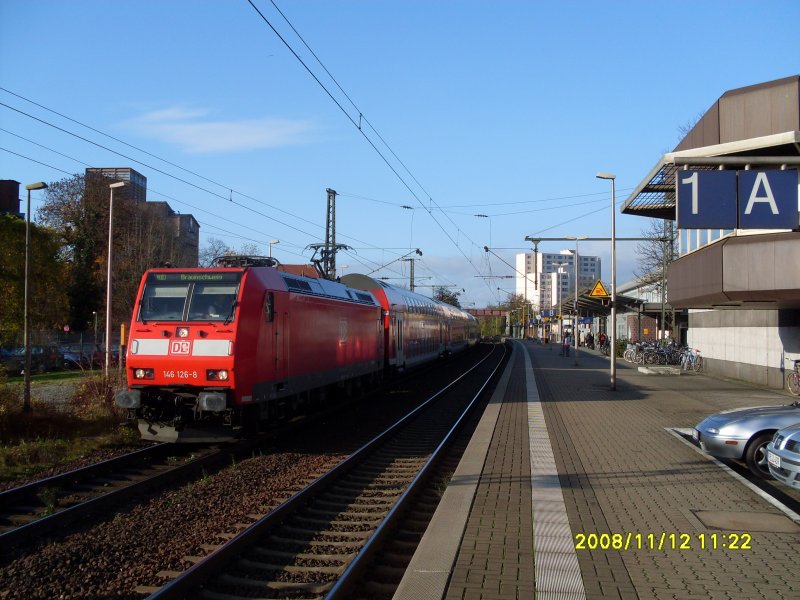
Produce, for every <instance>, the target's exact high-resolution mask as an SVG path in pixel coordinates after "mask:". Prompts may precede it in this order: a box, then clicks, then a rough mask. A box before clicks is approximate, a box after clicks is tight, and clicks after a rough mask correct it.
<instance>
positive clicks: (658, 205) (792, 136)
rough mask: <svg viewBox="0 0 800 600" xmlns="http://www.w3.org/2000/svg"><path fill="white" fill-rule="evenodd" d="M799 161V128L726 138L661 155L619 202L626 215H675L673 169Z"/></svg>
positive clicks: (672, 218)
mask: <svg viewBox="0 0 800 600" xmlns="http://www.w3.org/2000/svg"><path fill="white" fill-rule="evenodd" d="M798 162H800V131H787V132H785V133H776V134H773V135H766V136H763V137H757V138H751V139H747V140H741V141H737V142H728V143H725V144H717V145H714V146H704V147H702V148H692V149H691V150H681V151H679V152H668V153H667V154H665V155H664V156H662V157H661V160H659V161H658V162H657V163H656V165H655V166H654V167H653V168H652V169H651V170H650V172H649V173H648V174H647V176H646V177H645V178H644V179H643V180H642V181H641V183H639V185H637V186H636V188H635V189H634V190H633V192H632V193H631V194H630V196H628V198H627V199H626V200H625V203H624V204H623V205H622V210H621V212H622V213H623V214H628V215H637V216H642V217H653V218H657V219H671V220H674V219H675V173H676V171H678V170H679V169H682V168H684V167H691V168H693V169H697V170H709V171H710V170H716V169H717V168H719V165H725V164H727V165H731V166H733V165H741V166H744V165H746V164H751V165H761V166H775V167H780V166H782V165H784V164H793V165H797V164H798Z"/></svg>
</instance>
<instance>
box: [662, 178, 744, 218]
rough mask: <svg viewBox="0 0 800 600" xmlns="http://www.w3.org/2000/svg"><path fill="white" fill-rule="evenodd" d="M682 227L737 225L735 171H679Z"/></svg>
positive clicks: (678, 197) (678, 186)
mask: <svg viewBox="0 0 800 600" xmlns="http://www.w3.org/2000/svg"><path fill="white" fill-rule="evenodd" d="M675 179H676V191H677V205H678V228H679V229H735V228H736V217H737V215H736V171H678V173H677V175H676V178H675Z"/></svg>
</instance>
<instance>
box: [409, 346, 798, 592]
mask: <svg viewBox="0 0 800 600" xmlns="http://www.w3.org/2000/svg"><path fill="white" fill-rule="evenodd" d="M513 346H514V354H513V355H512V358H511V360H510V362H509V366H508V368H507V370H506V373H505V374H504V376H503V380H502V381H501V382H500V385H499V386H498V388H497V390H496V391H495V394H494V396H493V398H492V400H491V402H490V403H489V406H488V408H487V410H486V412H485V414H484V416H483V419H482V421H481V424H480V425H479V427H478V429H477V431H476V433H475V435H474V436H473V439H472V442H471V444H470V447H469V448H468V449H467V452H466V453H465V456H464V459H463V460H462V464H461V465H460V466H459V469H458V470H457V471H456V473H455V474H454V477H453V479H452V481H451V483H450V486H448V488H447V491H446V492H445V494H444V496H443V498H442V503H441V504H440V507H439V510H437V514H436V516H434V520H433V522H432V523H431V526H430V528H429V530H428V532H427V534H426V536H425V537H424V538H423V541H422V543H421V545H420V548H419V549H418V551H417V554H416V555H415V558H414V560H413V561H412V563H411V565H410V566H409V569H408V570H407V572H406V577H405V578H404V580H403V583H402V584H401V586H400V588H399V589H398V593H397V595H396V596H395V597H396V598H459V599H461V598H463V599H472V598H486V599H495V598H498V599H500V598H520V599H522V598H525V599H528V598H534V597H536V598H592V599H594V598H681V599H683V598H686V599H691V598H726V599H741V598H800V569H799V568H798V567H797V552H798V548H800V516H798V515H797V514H796V513H794V512H792V511H791V510H782V508H781V505H775V504H773V503H770V502H768V500H767V499H766V498H765V494H763V493H760V492H759V491H758V490H756V489H754V488H752V486H751V487H748V485H746V484H744V483H742V481H741V478H740V477H737V476H732V475H731V474H730V472H728V471H727V470H725V469H724V468H721V467H720V466H719V465H718V464H717V463H715V462H713V461H711V460H709V459H708V458H707V457H706V456H704V455H702V454H701V453H699V452H698V451H697V450H696V449H695V448H693V447H692V446H691V445H690V444H688V443H686V442H685V441H683V440H682V439H680V437H679V436H677V435H675V434H673V433H671V431H670V429H671V428H689V427H691V426H693V425H694V424H696V423H697V422H699V421H700V420H701V419H702V418H703V417H704V416H706V415H708V414H710V413H713V412H717V411H720V410H724V409H726V408H736V407H742V406H754V405H764V404H782V403H787V402H789V401H791V398H789V397H787V396H785V395H783V394H781V393H779V392H774V391H770V390H763V389H758V388H754V387H750V386H747V385H746V384H742V383H737V382H731V381H725V380H719V379H714V378H711V377H707V376H703V375H695V374H686V375H681V376H674V375H649V374H645V373H640V372H639V371H638V370H636V369H635V368H631V367H629V366H628V365H627V363H625V362H624V361H622V360H621V359H620V360H618V368H617V390H616V391H613V392H612V391H611V390H610V389H609V381H610V378H609V368H608V365H609V359H608V358H607V357H602V356H600V355H599V354H597V353H595V352H584V351H581V353H580V357H579V365H577V366H576V365H575V364H574V363H575V359H574V357H573V356H570V357H568V358H567V357H562V356H560V355H559V353H558V349H557V348H556V347H555V346H553V347H552V348H549V347H548V346H543V345H539V344H534V343H532V342H524V343H523V342H518V341H515V342H513ZM778 489H779V490H781V491H782V492H784V493H785V494H786V496H788V497H789V498H790V499H793V500H794V501H795V502H798V501H800V493H797V492H794V491H791V490H788V488H784V487H778ZM601 534H606V535H605V536H601ZM732 534H735V535H732ZM582 535H583V536H585V541H586V544H587V546H588V545H592V546H594V545H595V544H597V545H601V546H609V547H608V549H603V548H602V547H595V548H594V549H588V548H587V549H576V548H575V544H576V541H580V539H581V536H582ZM732 542H738V543H739V546H742V545H744V546H745V547H743V548H742V547H739V548H732V547H730V546H731V543H732ZM748 542H749V543H748ZM703 546H704V547H703Z"/></svg>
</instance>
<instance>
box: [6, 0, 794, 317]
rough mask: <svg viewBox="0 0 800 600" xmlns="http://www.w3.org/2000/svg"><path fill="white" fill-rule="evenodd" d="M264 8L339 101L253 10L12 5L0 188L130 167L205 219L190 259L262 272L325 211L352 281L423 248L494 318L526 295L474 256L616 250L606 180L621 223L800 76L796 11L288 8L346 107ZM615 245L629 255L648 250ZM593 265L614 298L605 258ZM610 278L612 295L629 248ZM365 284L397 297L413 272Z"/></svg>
mask: <svg viewBox="0 0 800 600" xmlns="http://www.w3.org/2000/svg"><path fill="white" fill-rule="evenodd" d="M253 3H254V4H255V6H256V7H257V8H258V9H259V10H260V11H261V12H262V13H263V15H264V17H266V19H267V20H268V21H269V22H270V23H272V24H273V25H274V27H275V28H276V29H277V30H278V32H279V33H280V34H281V36H283V37H284V39H286V41H287V42H288V43H289V44H290V46H291V47H292V48H293V49H294V51H295V52H296V53H297V54H298V55H299V56H300V58H302V60H303V61H304V62H305V63H306V64H307V65H308V67H309V68H310V69H311V70H312V71H313V73H314V74H315V75H316V77H317V78H318V79H319V80H320V82H321V83H322V84H323V85H324V86H325V88H326V89H327V90H328V91H327V92H326V90H325V89H323V87H321V85H320V84H319V83H317V81H315V79H314V78H313V77H312V76H311V74H309V72H308V71H307V70H306V68H305V67H304V66H303V65H302V64H301V62H300V61H299V60H298V59H297V58H296V57H295V56H294V55H293V54H292V52H291V51H290V50H289V49H288V48H287V47H286V46H285V45H284V43H283V42H282V41H281V40H280V38H279V37H278V36H277V35H276V34H275V33H274V32H273V31H272V29H270V27H269V25H268V24H267V23H266V22H265V21H264V20H263V19H262V18H261V17H260V16H259V14H258V13H257V12H256V11H255V10H254V8H253V7H252V6H251V5H250V4H249V3H248V1H247V0H229V1H226V2H197V1H183V0H170V1H163V2H161V1H156V0H146V1H145V0H142V1H138V2H133V1H122V0H115V1H109V0H104V1H93V0H71V1H69V2H67V1H63V0H59V1H51V0H3V1H2V3H0V87H2V88H3V89H2V90H0V103H2V106H0V128H2V130H0V148H2V150H0V179H15V180H17V181H20V182H22V184H23V186H22V189H23V192H24V184H27V183H31V182H35V181H47V182H50V181H55V180H58V179H61V178H63V177H66V176H67V173H80V172H82V171H83V169H85V168H86V166H94V167H114V166H118V167H127V166H130V167H133V168H134V169H136V170H138V171H140V172H141V173H143V174H144V175H145V176H146V177H147V179H148V189H149V199H150V200H167V201H168V202H169V203H170V204H171V205H172V207H173V208H174V209H175V210H177V211H179V212H182V213H192V214H194V215H195V217H196V218H197V219H198V220H199V221H200V223H201V245H202V244H204V242H205V240H206V239H208V238H209V237H216V238H219V239H222V240H223V241H225V242H226V243H227V244H229V245H232V246H241V245H242V244H244V243H257V244H258V245H259V246H260V247H261V249H262V252H263V253H264V254H266V253H267V245H266V244H267V242H268V241H269V240H272V239H279V240H280V241H281V242H280V244H278V245H276V246H274V248H273V253H274V255H275V256H276V257H277V258H279V259H280V260H281V261H282V262H286V263H296V262H306V261H307V260H308V258H309V257H310V253H309V252H308V251H306V250H305V248H306V246H307V245H308V244H311V243H315V242H320V241H322V240H323V239H324V224H325V201H326V193H325V190H326V188H333V189H335V190H336V191H337V192H338V193H339V197H338V198H337V241H339V242H341V243H345V244H348V245H350V246H352V247H353V249H354V250H353V251H352V252H348V253H346V254H344V255H342V254H340V255H339V257H338V259H337V261H338V264H339V265H347V266H346V267H345V271H346V272H354V271H357V272H362V273H368V272H370V271H372V270H374V269H376V268H378V267H379V266H380V265H383V264H386V263H389V262H391V261H394V260H396V259H397V258H399V257H401V256H403V255H404V254H407V253H408V252H409V251H410V250H411V249H413V248H420V249H421V250H422V252H423V256H422V258H421V259H420V260H418V261H417V263H416V269H415V270H416V276H417V278H418V284H419V285H433V284H444V285H450V286H453V289H456V290H460V289H464V290H465V292H464V293H463V294H462V298H461V299H462V304H470V303H472V302H474V303H475V304H476V305H477V306H484V305H486V304H488V303H492V302H495V303H496V302H497V301H498V291H497V288H498V287H500V288H502V289H509V290H510V289H513V282H512V281H511V280H503V279H487V278H485V277H484V276H488V275H492V276H496V275H511V274H512V273H513V272H512V270H511V269H510V268H509V267H508V266H506V265H505V264H503V262H501V261H500V260H499V259H497V258H495V257H494V256H489V257H488V260H487V254H486V253H485V252H484V251H483V246H485V245H488V246H491V247H492V248H496V249H497V250H496V252H497V254H499V255H500V256H501V257H503V258H504V259H505V260H506V261H508V262H509V263H512V264H513V256H514V254H515V253H516V252H520V251H524V250H526V249H528V250H529V249H530V245H529V244H527V243H526V242H525V241H524V238H525V236H526V235H534V234H536V235H541V236H547V237H564V236H590V237H592V236H594V237H608V236H609V234H610V222H611V215H610V212H611V210H610V203H611V201H610V186H609V185H608V182H606V181H602V180H598V179H596V178H595V174H596V173H597V172H598V171H608V172H613V173H615V174H616V175H617V200H618V202H619V203H621V202H622V201H624V200H625V198H627V195H628V193H629V192H630V191H631V190H632V188H633V187H635V186H636V185H637V184H638V183H639V182H640V181H641V179H642V178H643V177H644V176H645V175H646V174H647V172H648V171H649V170H650V169H651V168H652V167H653V165H654V164H655V163H656V161H657V160H658V159H659V158H660V156H661V154H663V153H664V152H667V151H670V150H672V149H673V148H674V146H675V145H676V144H677V143H678V141H679V140H680V127H682V126H685V125H687V124H689V123H691V122H693V121H694V120H695V119H696V118H697V117H698V116H700V115H701V114H702V113H703V112H705V110H707V109H708V108H709V107H710V106H711V105H712V104H713V103H714V102H715V101H716V100H717V98H718V97H719V96H720V95H721V94H723V93H724V92H725V91H726V90H729V89H734V88H737V87H742V86H746V85H751V84H756V83H760V82H764V81H769V80H772V79H778V78H782V77H787V76H790V75H796V74H798V73H800V59H799V58H798V57H800V38H798V35H797V23H798V22H800V3H799V2H796V1H794V0H791V1H788V0H787V1H772V2H770V1H766V2H743V1H737V0H725V1H716V0H714V1H704V2H674V3H668V4H664V3H654V2H649V3H645V2H605V3H600V2H570V3H557V2H548V3H544V2H542V3H538V2H511V1H494V2H488V1H484V2H477V1H438V2H433V1H424V2H423V1H412V0H405V1H402V2H398V1H388V0H387V1H374V2H367V1H364V0H361V1H352V0H337V1H330V0H328V1H322V0H313V1H305V2H297V1H293V2H292V1H288V0H280V1H279V0H276V4H277V7H279V8H280V10H281V11H282V12H283V14H284V15H285V16H286V17H287V18H288V20H289V21H290V22H291V24H292V25H293V26H294V28H295V29H296V30H297V32H299V34H300V35H302V37H303V39H304V40H305V41H306V43H307V44H308V45H309V46H310V48H311V49H312V50H313V51H314V53H315V54H316V55H317V56H318V57H319V59H320V60H321V61H322V63H324V65H325V67H326V68H327V69H328V71H330V73H331V74H332V75H333V77H335V79H336V82H338V84H339V85H340V86H341V88H342V89H339V88H338V87H337V85H336V83H335V82H334V81H332V80H331V78H330V77H329V76H328V75H327V74H326V73H325V70H324V69H323V68H322V67H321V66H320V65H319V63H317V62H316V61H315V59H314V57H313V56H312V54H311V52H310V51H309V50H308V49H307V48H306V47H305V46H304V45H303V43H302V41H301V40H300V39H299V38H298V37H297V35H296V34H295V33H294V32H293V31H292V29H291V27H290V26H289V25H288V24H287V22H286V21H285V20H284V19H283V17H282V16H281V14H280V13H279V12H278V11H277V10H276V7H275V5H273V4H272V2H270V0H253ZM342 90H343V91H342ZM328 92H329V93H330V95H329V93H328ZM15 94H16V95H15ZM20 96H21V97H22V98H20ZM331 96H332V97H333V98H332V97H331ZM334 100H335V101H334ZM30 101H33V102H35V103H37V104H39V105H41V106H36V105H35V104H32V103H31V102H30ZM337 103H338V104H339V105H337ZM43 107H44V108H43ZM340 107H341V108H340ZM47 109H49V110H47ZM19 111H22V112H19ZM51 111H55V112H58V113H61V114H62V115H64V116H66V117H69V118H70V119H74V120H75V121H79V122H80V123H82V124H85V125H89V126H90V127H92V128H94V129H96V130H99V131H100V132H103V133H105V134H108V135H110V136H113V137H114V138H117V139H118V140H121V141H123V142H126V143H127V144H130V145H131V146H135V147H136V149H134V148H132V147H130V146H127V145H124V144H122V143H120V142H119V141H116V140H114V139H111V138H109V137H105V136H104V135H102V134H101V133H98V132H97V131H93V130H90V129H87V128H85V127H83V126H81V125H79V124H76V123H75V122H73V121H70V120H67V119H65V118H63V117H61V116H58V115H56V114H54V112H51ZM22 113H27V115H25V114H22ZM345 113H346V114H345ZM359 114H361V115H363V116H362V118H361V125H362V126H361V129H360V130H359V129H358V128H357V126H356V125H357V124H358V123H359ZM36 119H39V120H36ZM42 121H44V122H42ZM45 122H46V123H45ZM48 123H49V124H48ZM354 123H355V124H354ZM52 125H55V126H57V127H59V128H61V129H63V130H67V131H68V132H71V133H73V134H76V135H78V136H81V137H83V138H86V139H85V140H82V139H79V138H77V137H75V136H73V135H70V134H69V133H66V132H64V131H61V130H59V129H56V128H54V127H53V126H52ZM376 132H377V133H376ZM378 136H380V137H378ZM381 138H382V139H381ZM86 140H88V141H86ZM382 140H383V141H382ZM384 141H385V142H386V143H388V146H387V145H385V144H384ZM91 142H94V143H95V144H100V145H102V146H105V147H106V148H107V149H104V148H100V147H99V146H98V145H95V144H92V143H91ZM371 144H374V145H375V147H376V148H377V150H378V151H380V153H381V154H382V155H383V156H384V157H386V161H384V159H383V158H382V157H381V156H380V155H379V154H378V151H376V149H375V148H373V147H372V145H371ZM110 150H113V151H116V152H117V153H118V154H115V153H114V152H112V151H110ZM143 151H144V152H143ZM19 155H21V156H19ZM121 155H124V156H121ZM156 157H157V158H156ZM35 161H38V162H35ZM136 161H140V162H136ZM164 161H168V163H172V164H168V163H167V162H164ZM387 161H388V163H389V164H390V165H391V168H390V166H389V165H387ZM401 161H402V162H401ZM40 163H44V164H40ZM142 163H144V164H142ZM392 169H394V171H396V172H397V174H396V173H395V172H394V171H393V170H392ZM398 174H399V175H398ZM181 180H183V181H181ZM40 195H41V192H34V193H33V212H34V214H35V211H36V208H37V206H38V204H39V199H40V197H41V196H40ZM231 199H232V200H233V201H231ZM403 206H408V207H413V210H411V209H408V208H403ZM477 214H485V215H488V217H489V218H482V217H476V216H475V215H477ZM616 222H617V235H618V236H620V237H623V236H638V235H640V234H641V231H642V230H643V229H644V228H646V226H647V223H646V221H645V220H644V219H641V218H636V217H629V216H624V215H620V214H619V213H617V218H616ZM570 245H571V243H569V242H548V243H542V244H541V245H540V250H542V251H545V252H557V251H559V250H561V249H562V248H566V247H570ZM581 253H582V254H591V255H598V256H601V257H602V258H603V266H604V269H603V278H604V280H605V281H609V279H610V270H611V269H610V266H611V265H610V250H609V244H608V242H591V241H586V242H582V243H581ZM617 255H618V282H619V283H623V282H625V281H626V280H628V279H630V278H631V277H632V272H633V270H634V268H635V262H636V255H635V243H620V244H619V245H618V252H617ZM374 275H375V276H385V277H397V278H405V277H407V275H408V264H407V263H404V262H394V263H393V264H392V265H390V266H389V267H387V268H385V269H381V270H379V271H377V272H375V273H374ZM398 281H399V280H398ZM419 289H420V291H422V292H423V293H425V291H426V288H424V287H422V288H419ZM428 291H429V290H428ZM504 296H505V293H502V292H501V293H500V297H501V298H502V297H504Z"/></svg>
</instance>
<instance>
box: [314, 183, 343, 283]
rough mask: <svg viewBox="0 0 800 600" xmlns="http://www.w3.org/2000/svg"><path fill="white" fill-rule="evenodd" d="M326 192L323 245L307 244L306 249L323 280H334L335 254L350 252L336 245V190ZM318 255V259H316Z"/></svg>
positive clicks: (341, 245)
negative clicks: (343, 251)
mask: <svg viewBox="0 0 800 600" xmlns="http://www.w3.org/2000/svg"><path fill="white" fill-rule="evenodd" d="M325 191H326V192H328V207H327V210H326V212H325V243H323V244H309V245H308V246H307V248H310V249H312V250H314V256H313V257H312V258H311V262H313V263H314V264H315V265H316V267H317V270H318V271H320V273H321V274H322V276H323V277H324V278H325V279H330V280H335V279H336V252H338V251H339V250H352V248H350V246H348V245H346V244H337V243H336V190H332V189H330V188H328V189H326V190H325ZM317 253H319V258H317Z"/></svg>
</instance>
